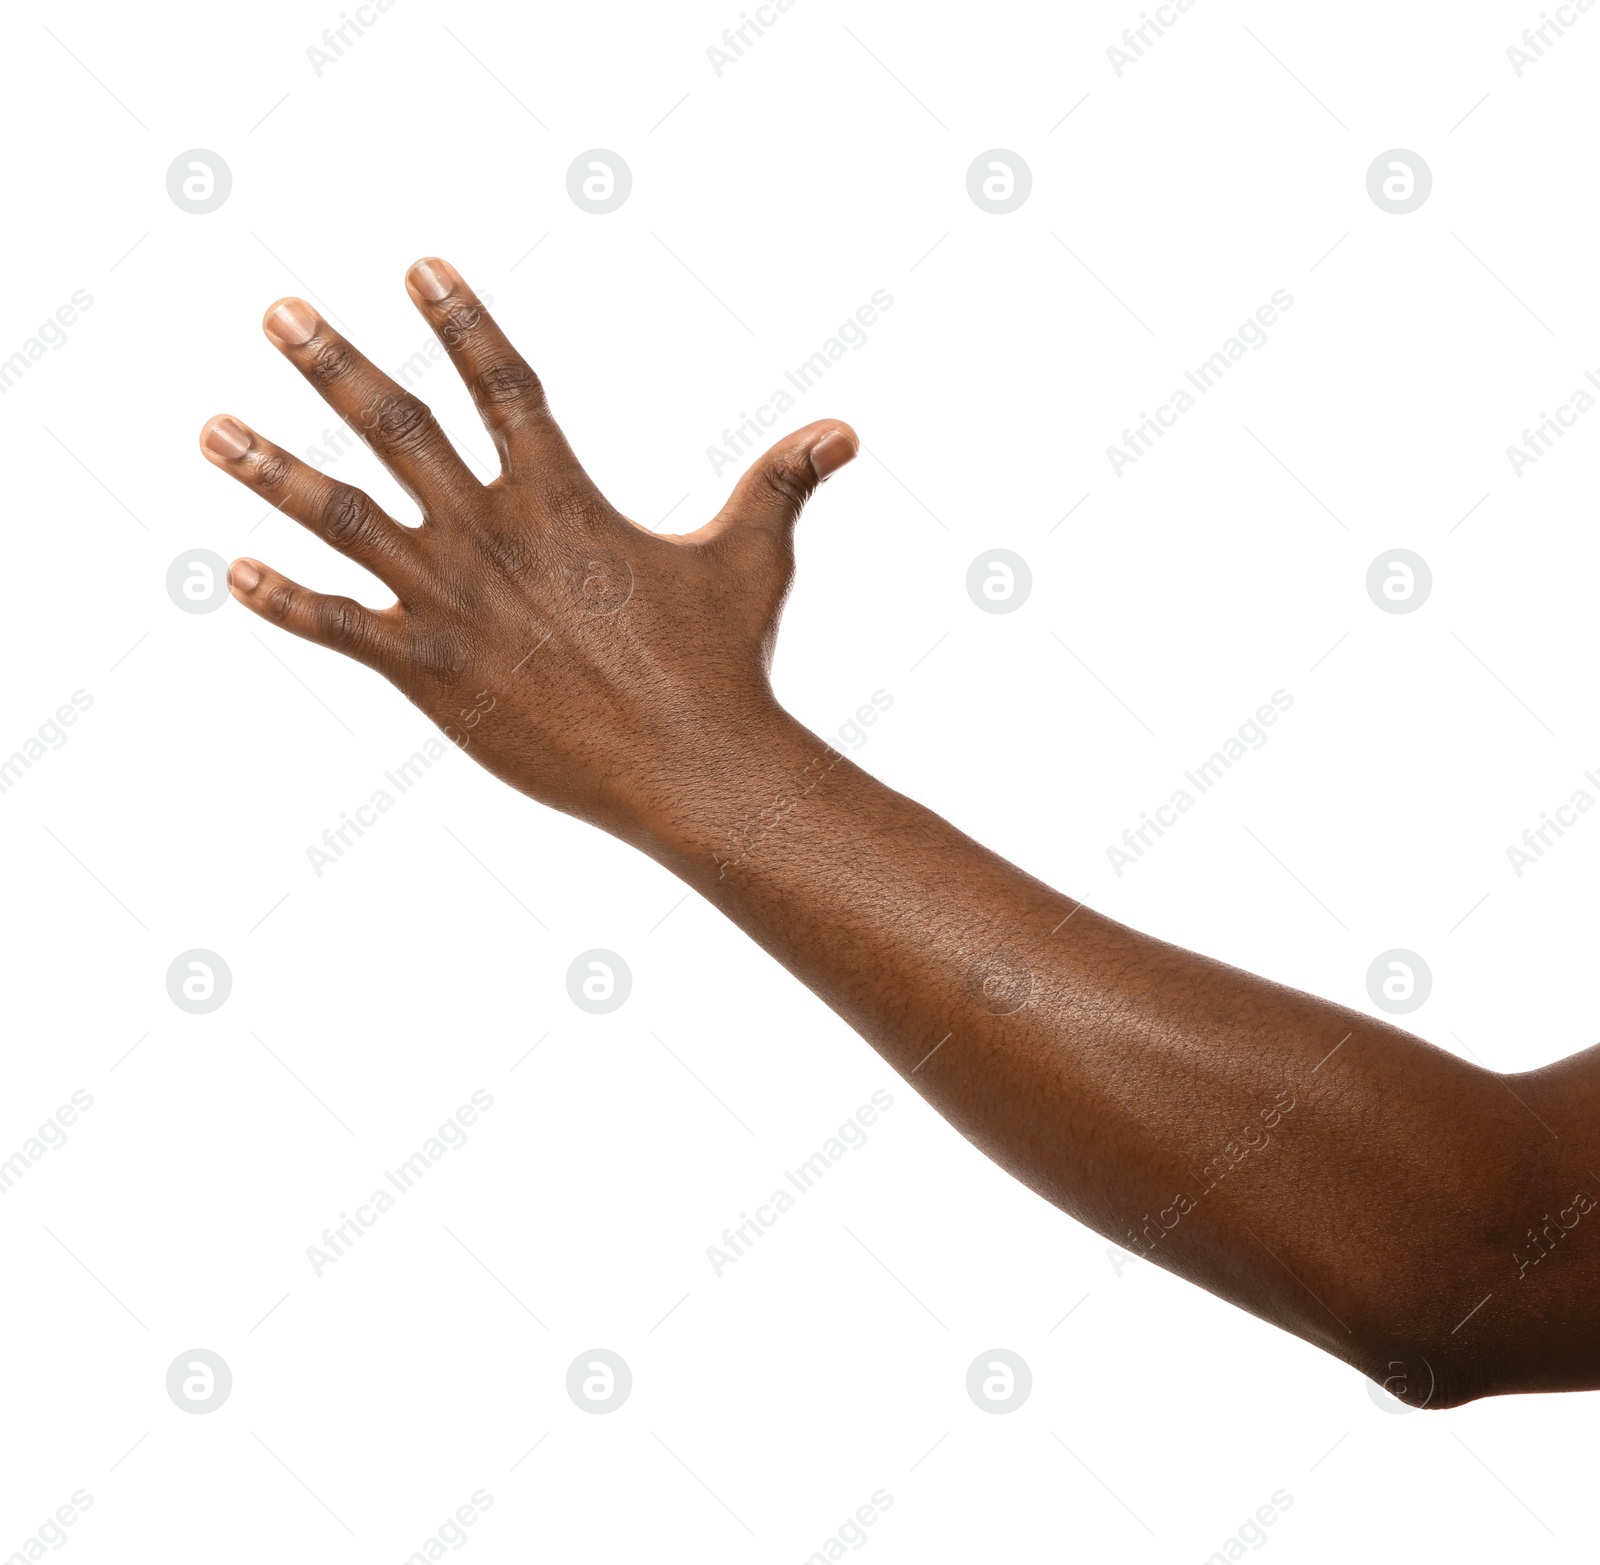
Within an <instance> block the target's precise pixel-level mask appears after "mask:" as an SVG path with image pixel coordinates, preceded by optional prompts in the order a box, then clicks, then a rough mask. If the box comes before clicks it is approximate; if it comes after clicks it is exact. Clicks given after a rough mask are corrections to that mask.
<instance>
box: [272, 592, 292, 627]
mask: <svg viewBox="0 0 1600 1565" xmlns="http://www.w3.org/2000/svg"><path fill="white" fill-rule="evenodd" d="M294 605H295V590H294V588H293V587H291V586H290V585H289V584H288V582H279V584H278V585H277V586H276V587H274V588H273V589H272V591H271V592H270V593H268V594H267V618H268V619H270V620H272V621H273V622H274V623H276V624H279V625H281V624H283V623H284V622H285V621H286V620H287V619H288V618H289V617H290V615H292V614H293V613H294Z"/></svg>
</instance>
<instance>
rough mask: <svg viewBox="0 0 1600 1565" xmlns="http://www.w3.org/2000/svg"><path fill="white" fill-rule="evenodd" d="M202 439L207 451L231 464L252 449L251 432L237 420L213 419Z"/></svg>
mask: <svg viewBox="0 0 1600 1565" xmlns="http://www.w3.org/2000/svg"><path fill="white" fill-rule="evenodd" d="M202 438H203V441H204V444H205V448H206V450H207V451H209V452H211V454H212V455H213V456H220V457H224V458H226V459H227V460H228V461H230V462H236V461H238V459H239V458H240V457H242V456H243V455H244V454H245V452H246V451H248V450H249V449H250V431H249V430H248V429H246V428H245V427H244V425H243V424H241V423H240V422H239V420H238V419H236V418H227V417H223V418H216V419H213V420H212V421H211V423H210V424H209V425H207V426H206V432H205V435H204V436H203V437H202Z"/></svg>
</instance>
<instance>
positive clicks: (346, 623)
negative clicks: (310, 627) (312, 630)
mask: <svg viewBox="0 0 1600 1565" xmlns="http://www.w3.org/2000/svg"><path fill="white" fill-rule="evenodd" d="M366 618H367V616H366V610H365V609H363V608H362V607H361V605H360V604H359V603H357V602H355V601H354V600H353V599H351V598H325V599H323V601H322V602H321V603H320V604H319V605H318V606H317V628H318V630H319V631H320V632H321V633H322V637H323V640H325V641H326V642H327V643H328V644H329V645H330V646H334V647H347V648H348V647H353V646H355V645H356V644H357V643H358V642H359V641H361V640H362V639H363V632H364V631H365V629H366Z"/></svg>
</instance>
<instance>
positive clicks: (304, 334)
mask: <svg viewBox="0 0 1600 1565" xmlns="http://www.w3.org/2000/svg"><path fill="white" fill-rule="evenodd" d="M266 328H267V331H268V332H269V333H270V334H271V335H272V336H274V337H276V338H277V339H278V341H279V342H281V343H282V344H283V345H284V347H286V348H298V347H300V346H301V345H302V344H303V343H307V342H310V341H311V339H312V338H313V337H315V336H316V334H317V314H316V311H315V310H313V309H312V308H311V306H310V305H309V304H307V303H306V302H305V301H304V300H302V299H286V300H285V301H284V302H283V303H282V304H280V305H279V306H278V307H277V309H275V310H274V311H273V312H272V314H270V315H269V316H268V317H267V319H266Z"/></svg>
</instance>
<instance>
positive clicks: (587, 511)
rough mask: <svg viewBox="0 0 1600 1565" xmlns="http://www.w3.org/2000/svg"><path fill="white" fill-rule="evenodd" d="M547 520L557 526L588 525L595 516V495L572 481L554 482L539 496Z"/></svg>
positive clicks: (573, 526) (579, 526)
mask: <svg viewBox="0 0 1600 1565" xmlns="http://www.w3.org/2000/svg"><path fill="white" fill-rule="evenodd" d="M539 504H540V506H541V508H542V509H543V511H544V513H545V517H546V518H547V520H548V521H549V522H550V523H551V524H552V525H554V526H556V527H557V528H581V527H586V526H587V525H588V524H589V522H590V521H591V519H592V518H593V516H594V511H595V504H594V495H593V493H592V492H591V491H590V490H589V489H588V488H586V487H584V486H582V485H578V484H572V483H552V484H551V485H550V487H549V488H548V489H546V490H545V492H544V494H542V495H541V496H540V498H539Z"/></svg>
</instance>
